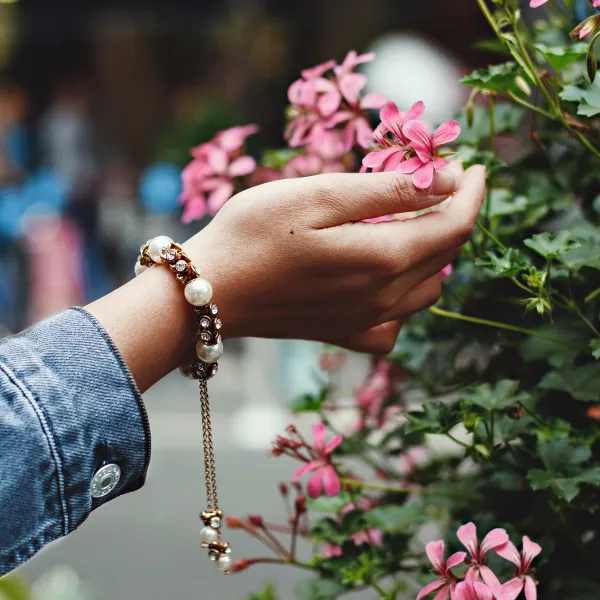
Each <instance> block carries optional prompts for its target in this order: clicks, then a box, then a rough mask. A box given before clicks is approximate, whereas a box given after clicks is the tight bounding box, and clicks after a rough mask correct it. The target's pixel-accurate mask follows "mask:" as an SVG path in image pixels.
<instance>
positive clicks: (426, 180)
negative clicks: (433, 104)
mask: <svg viewBox="0 0 600 600" xmlns="http://www.w3.org/2000/svg"><path fill="white" fill-rule="evenodd" d="M402 131H403V133H404V135H406V137H407V138H408V139H409V140H410V146H411V147H412V148H413V149H414V150H415V152H416V153H417V155H416V156H414V157H413V158H409V159H408V160H406V161H404V162H403V163H402V164H399V165H398V167H397V168H396V171H399V172H400V173H412V176H413V183H414V184H415V186H416V187H417V188H419V189H426V188H428V187H429V186H430V185H431V182H432V181H433V174H434V172H437V171H439V170H441V169H443V168H444V167H446V166H447V165H448V164H449V163H448V161H447V160H445V159H443V158H441V157H440V155H439V152H438V147H439V146H442V145H443V144H447V143H448V142H452V141H454V140H455V139H456V138H457V137H458V136H459V135H460V125H459V124H458V121H446V122H445V123H442V125H440V126H439V127H438V128H437V129H436V130H435V131H434V133H433V135H431V134H430V133H429V132H428V131H427V128H426V127H425V125H423V123H421V122H420V121H410V122H408V123H406V124H405V125H404V127H403V128H402Z"/></svg>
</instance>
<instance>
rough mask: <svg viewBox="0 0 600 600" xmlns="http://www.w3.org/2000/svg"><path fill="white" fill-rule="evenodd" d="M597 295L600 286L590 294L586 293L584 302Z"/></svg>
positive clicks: (599, 291) (599, 292)
mask: <svg viewBox="0 0 600 600" xmlns="http://www.w3.org/2000/svg"><path fill="white" fill-rule="evenodd" d="M598 296H600V287H599V288H596V289H595V290H594V291H593V292H592V293H591V294H588V295H587V296H586V297H585V299H584V302H585V303H586V304H587V303H588V302H591V301H592V300H593V299H594V298H597V297H598Z"/></svg>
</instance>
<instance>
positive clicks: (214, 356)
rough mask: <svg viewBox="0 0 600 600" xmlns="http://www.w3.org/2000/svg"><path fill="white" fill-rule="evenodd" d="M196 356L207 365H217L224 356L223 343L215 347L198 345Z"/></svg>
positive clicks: (201, 343) (219, 342) (203, 344)
mask: <svg viewBox="0 0 600 600" xmlns="http://www.w3.org/2000/svg"><path fill="white" fill-rule="evenodd" d="M196 356H197V357H198V358H199V359H200V360H201V361H202V362H205V363H215V362H217V361H218V360H219V359H220V358H221V356H223V342H221V341H218V342H217V343H216V344H215V345H214V346H207V345H206V344H205V343H204V342H198V343H197V344H196Z"/></svg>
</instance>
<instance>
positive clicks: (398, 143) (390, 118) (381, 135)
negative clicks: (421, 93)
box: [363, 102, 425, 172]
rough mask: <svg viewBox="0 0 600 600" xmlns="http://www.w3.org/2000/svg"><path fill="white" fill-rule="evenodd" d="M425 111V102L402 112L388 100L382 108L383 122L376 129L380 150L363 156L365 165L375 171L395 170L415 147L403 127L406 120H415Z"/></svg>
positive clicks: (376, 138)
mask: <svg viewBox="0 0 600 600" xmlns="http://www.w3.org/2000/svg"><path fill="white" fill-rule="evenodd" d="M424 111H425V105H424V104H423V102H416V103H415V104H413V105H412V106H411V108H410V109H409V110H408V112H405V113H403V112H400V111H399V110H398V106H397V105H396V104H394V103H393V102H387V103H386V104H384V106H383V107H382V108H381V113H380V118H381V124H380V125H379V126H378V127H377V129H375V133H374V136H375V140H376V142H377V143H378V146H379V147H380V148H381V149H380V150H375V151H373V152H370V153H369V154H367V155H366V156H365V157H364V158H363V167H365V168H369V169H371V170H372V171H373V172H380V171H395V170H396V168H397V167H398V165H399V164H400V163H401V162H402V161H404V160H405V159H406V157H407V156H409V155H410V154H411V153H413V149H412V148H411V147H410V145H409V144H410V142H409V140H408V138H407V137H406V136H405V135H404V132H403V131H402V128H403V127H404V123H405V122H409V121H414V120H416V119H418V118H419V117H421V115H422V114H423V112H424Z"/></svg>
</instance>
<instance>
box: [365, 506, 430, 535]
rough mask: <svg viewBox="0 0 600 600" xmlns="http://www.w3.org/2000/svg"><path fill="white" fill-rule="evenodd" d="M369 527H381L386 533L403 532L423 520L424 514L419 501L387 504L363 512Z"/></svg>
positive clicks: (424, 518)
mask: <svg viewBox="0 0 600 600" xmlns="http://www.w3.org/2000/svg"><path fill="white" fill-rule="evenodd" d="M365 518H366V521H367V524H368V526H369V527H373V528H376V529H381V530H382V531H385V532H388V533H404V532H407V531H410V530H412V529H413V527H414V525H418V524H420V523H423V522H425V520H426V516H425V511H424V509H423V506H422V505H421V504H420V503H416V502H413V503H411V504H399V505H398V504H388V505H386V506H381V507H379V508H374V509H372V510H370V511H369V512H367V513H366V514H365Z"/></svg>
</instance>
